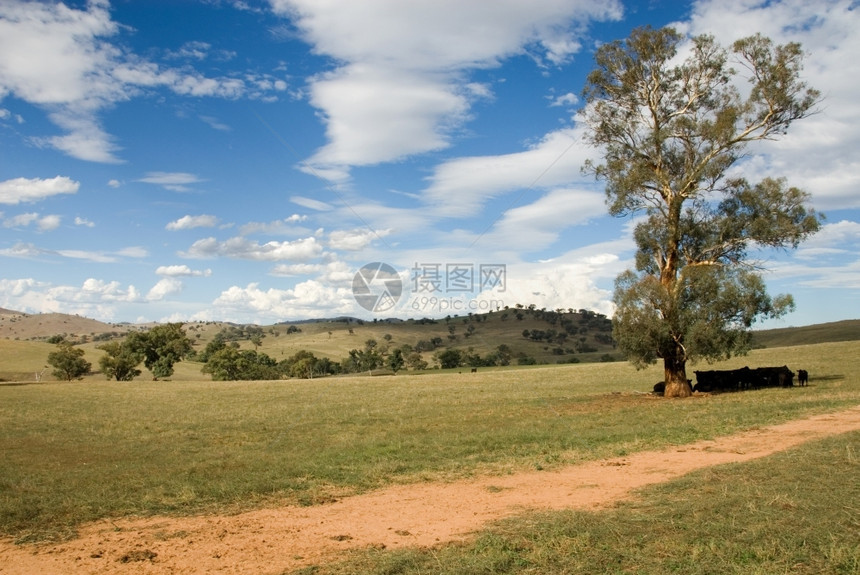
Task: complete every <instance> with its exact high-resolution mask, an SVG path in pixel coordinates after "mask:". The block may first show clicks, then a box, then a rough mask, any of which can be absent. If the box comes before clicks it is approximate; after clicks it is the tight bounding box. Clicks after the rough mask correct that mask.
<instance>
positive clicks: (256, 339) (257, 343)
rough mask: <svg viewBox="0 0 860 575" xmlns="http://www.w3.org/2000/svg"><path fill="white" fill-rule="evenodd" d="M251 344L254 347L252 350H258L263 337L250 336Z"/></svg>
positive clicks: (257, 335)
mask: <svg viewBox="0 0 860 575" xmlns="http://www.w3.org/2000/svg"><path fill="white" fill-rule="evenodd" d="M249 339H250V341H251V344H252V345H253V346H254V349H255V350H256V349H258V348H259V347H260V346H261V345H263V336H262V335H259V334H255V335H252V336H251V337H250V338H249Z"/></svg>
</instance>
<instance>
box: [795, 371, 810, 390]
mask: <svg viewBox="0 0 860 575" xmlns="http://www.w3.org/2000/svg"><path fill="white" fill-rule="evenodd" d="M807 383H809V372H808V371H806V370H805V369H798V370H797V385H799V386H801V387H804V386H805V385H806V384H807Z"/></svg>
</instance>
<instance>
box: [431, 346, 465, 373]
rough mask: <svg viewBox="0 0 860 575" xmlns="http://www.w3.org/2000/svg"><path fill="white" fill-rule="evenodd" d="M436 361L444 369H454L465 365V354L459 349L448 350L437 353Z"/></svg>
mask: <svg viewBox="0 0 860 575" xmlns="http://www.w3.org/2000/svg"><path fill="white" fill-rule="evenodd" d="M435 357H436V360H437V361H438V362H439V366H440V367H441V368H442V369H452V368H455V367H460V366H461V365H462V364H463V354H462V353H461V352H460V350H459V349H446V350H444V351H439V352H436V355H435Z"/></svg>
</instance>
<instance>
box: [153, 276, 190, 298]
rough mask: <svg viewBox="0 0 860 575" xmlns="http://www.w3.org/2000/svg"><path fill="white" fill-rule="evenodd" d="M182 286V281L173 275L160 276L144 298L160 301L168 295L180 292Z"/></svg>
mask: <svg viewBox="0 0 860 575" xmlns="http://www.w3.org/2000/svg"><path fill="white" fill-rule="evenodd" d="M183 287H184V286H183V285H182V282H181V281H179V280H178V279H176V278H174V277H166V278H161V279H160V280H158V283H156V284H155V285H154V286H152V289H150V290H149V292H147V294H146V299H147V300H148V301H161V300H163V299H165V298H166V297H168V296H171V295H173V294H177V293H180V292H181V291H182V288H183Z"/></svg>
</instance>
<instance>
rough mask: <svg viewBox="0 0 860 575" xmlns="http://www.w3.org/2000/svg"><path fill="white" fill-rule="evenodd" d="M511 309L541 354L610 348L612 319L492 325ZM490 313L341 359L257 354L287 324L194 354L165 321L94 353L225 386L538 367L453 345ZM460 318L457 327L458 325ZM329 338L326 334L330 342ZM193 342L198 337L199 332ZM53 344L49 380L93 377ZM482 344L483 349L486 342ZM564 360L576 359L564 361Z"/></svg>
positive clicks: (542, 316)
mask: <svg viewBox="0 0 860 575" xmlns="http://www.w3.org/2000/svg"><path fill="white" fill-rule="evenodd" d="M498 311H500V312H502V310H498ZM509 312H514V313H516V314H519V315H522V316H531V317H532V318H534V319H539V320H542V321H545V322H546V324H547V329H531V330H528V329H527V330H524V331H523V336H524V337H525V338H526V339H528V340H529V341H531V342H537V343H541V344H546V345H544V346H543V348H544V350H546V351H550V347H551V346H552V349H551V353H552V354H553V355H559V356H560V355H566V354H574V353H577V352H582V353H586V352H593V351H596V348H594V347H593V346H592V345H591V344H589V343H587V341H586V340H587V337H586V336H588V337H590V338H591V339H592V340H593V341H596V342H600V343H604V344H606V345H610V344H612V343H613V342H612V340H611V337H610V336H609V333H610V331H611V329H612V327H611V321H610V320H609V319H607V318H606V317H605V316H604V315H602V314H598V313H595V312H591V311H588V310H579V311H578V312H577V311H574V310H573V309H570V310H563V309H558V310H546V309H538V308H536V306H533V305H532V306H522V305H517V306H516V307H514V308H505V310H504V311H503V312H502V313H500V314H499V315H497V316H496V318H497V320H500V321H507V319H506V317H505V314H507V313H509ZM571 314H573V315H571ZM488 315H492V314H488ZM488 315H472V314H470V315H469V316H468V317H459V316H455V317H451V316H448V317H446V318H444V319H439V320H426V319H425V320H415V321H416V322H417V323H419V324H420V325H425V324H431V325H432V324H440V323H443V322H444V323H445V324H446V327H447V331H448V336H447V340H448V341H446V339H445V338H443V337H441V336H438V335H432V336H431V337H427V338H425V339H420V340H418V341H417V342H415V343H414V344H409V343H404V344H401V345H397V346H395V345H393V344H392V339H393V336H392V335H391V334H388V333H386V334H385V335H384V336H383V337H382V338H381V339H380V341H377V340H376V339H372V338H371V339H367V340H366V341H365V342H364V345H363V346H362V347H357V348H354V349H351V350H349V352H348V353H347V355H346V356H345V357H343V358H342V359H340V360H337V359H332V358H329V357H317V356H315V355H314V354H313V353H312V352H310V351H306V350H302V351H298V352H296V353H294V354H293V355H291V356H290V357H287V358H283V359H281V360H280V361H279V360H277V359H275V358H273V357H271V356H269V355H268V354H266V353H264V352H261V351H260V350H259V349H258V348H259V347H260V346H261V345H262V343H263V338H265V337H267V336H268V335H274V336H276V335H281V334H284V333H285V334H293V333H299V332H301V329H300V328H298V327H296V326H294V325H290V326H289V327H288V328H287V330H286V331H285V332H284V331H283V330H281V331H278V330H277V329H275V328H270V329H269V330H268V332H267V331H266V330H265V329H264V328H262V327H259V326H254V325H251V326H242V325H227V326H225V327H223V328H222V329H221V330H220V331H219V332H218V333H216V334H215V336H214V337H213V338H212V340H211V341H209V342H208V343H207V345H206V346H205V347H204V348H203V349H198V350H195V349H194V347H193V345H192V339H190V338H189V337H188V336H187V335H186V333H185V330H184V329H183V324H181V323H171V324H165V325H160V326H156V327H154V328H152V329H149V330H142V331H139V332H132V333H129V334H128V335H127V336H126V337H125V338H124V339H121V340H112V341H108V342H107V343H103V344H101V345H99V346H98V347H97V349H99V350H101V351H103V352H104V354H103V356H102V357H101V358H100V359H99V362H98V366H99V368H100V370H101V373H102V374H104V375H105V377H107V378H108V379H113V380H116V381H131V380H133V379H135V378H136V377H139V376H140V375H141V373H142V370H141V367H145V368H146V369H148V370H149V371H150V372H151V373H152V376H153V378H154V379H156V380H157V379H159V378H167V377H170V376H171V375H173V372H174V369H173V368H174V364H175V363H176V362H178V361H181V360H183V359H185V360H192V361H197V362H200V363H203V364H204V365H203V368H202V372H203V373H205V374H208V375H210V376H211V377H212V379H213V380H216V381H226V380H263V379H283V378H314V377H323V376H330V375H338V374H350V373H374V372H379V371H380V370H387V371H389V372H393V373H397V372H399V371H402V370H407V369H408V370H424V369H428V368H429V367H439V368H443V369H452V368H458V367H487V366H506V365H512V364H518V365H531V364H536V363H538V360H537V359H535V358H534V357H532V356H530V355H528V354H527V353H525V352H523V351H519V350H514V349H512V348H511V346H510V345H508V344H507V343H501V344H499V345H497V346H496V347H495V348H492V349H491V350H489V351H482V352H478V351H476V350H475V349H474V347H471V346H470V347H468V348H466V349H458V348H456V347H452V346H453V345H455V344H454V342H455V341H456V340H458V339H459V338H460V337H463V338H469V337H471V336H474V335H476V334H478V335H480V330H478V329H476V327H475V326H476V325H477V326H480V325H482V322H486V321H487V319H488ZM461 321H462V323H463V326H461V325H460V322H461ZM194 331H196V326H191V327H190V332H191V333H192V334H193V332H194ZM349 332H350V335H355V332H354V331H353V329H351V328H350V329H349ZM331 334H332V332H331V331H329V337H331ZM195 337H196V338H197V339H199V338H200V334H199V333H198V334H196V335H195ZM51 341H52V343H56V344H57V350H56V351H54V352H52V353H51V354H50V356H49V364H50V365H51V366H52V367H54V369H55V371H54V376H55V377H57V378H58V379H63V380H67V381H71V380H72V379H76V378H80V377H82V376H83V375H86V374H88V373H90V372H91V369H92V365H91V364H90V363H89V362H88V361H86V359H85V358H84V351H83V350H82V349H79V348H77V347H75V344H76V343H78V342H74V341H69V340H67V339H65V337H63V336H56V337H52V338H51ZM243 342H250V343H251V344H252V345H253V349H242V343H243ZM481 343H483V344H484V345H486V341H482V342H481ZM562 344H564V346H563V345H562ZM485 349H486V348H485ZM544 361H545V360H544ZM563 361H565V362H576V361H578V360H577V358H570V359H568V360H563ZM561 362H562V360H559V363H561ZM141 364H143V366H141Z"/></svg>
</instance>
